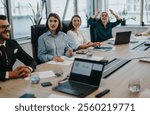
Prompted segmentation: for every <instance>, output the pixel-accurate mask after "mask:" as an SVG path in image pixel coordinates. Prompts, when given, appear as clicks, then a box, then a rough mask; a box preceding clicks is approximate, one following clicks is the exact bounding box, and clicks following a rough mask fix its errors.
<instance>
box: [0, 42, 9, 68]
mask: <svg viewBox="0 0 150 115" xmlns="http://www.w3.org/2000/svg"><path fill="white" fill-rule="evenodd" d="M0 56H1V57H2V59H3V61H4V63H5V64H6V65H8V63H9V61H8V56H7V53H6V48H5V46H4V45H2V46H0Z"/></svg>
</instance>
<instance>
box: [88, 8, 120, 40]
mask: <svg viewBox="0 0 150 115" xmlns="http://www.w3.org/2000/svg"><path fill="white" fill-rule="evenodd" d="M109 11H110V13H111V14H112V15H114V17H115V18H116V21H115V22H110V21H109V15H108V13H107V12H102V13H101V14H100V12H99V11H97V12H96V14H95V15H94V16H93V17H90V18H89V20H88V23H89V25H90V26H91V27H92V28H93V29H94V33H92V34H95V35H94V36H95V38H92V39H95V41H100V42H102V41H105V40H107V39H110V38H112V37H113V36H112V28H114V27H116V26H117V25H119V24H120V23H121V22H122V19H121V18H120V17H119V16H117V15H116V14H115V13H114V12H113V10H111V9H109ZM99 14H100V19H98V20H97V19H96V17H97V16H98V15H99Z"/></svg>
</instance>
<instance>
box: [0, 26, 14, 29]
mask: <svg viewBox="0 0 150 115" xmlns="http://www.w3.org/2000/svg"><path fill="white" fill-rule="evenodd" d="M0 28H2V29H7V28H11V25H0Z"/></svg>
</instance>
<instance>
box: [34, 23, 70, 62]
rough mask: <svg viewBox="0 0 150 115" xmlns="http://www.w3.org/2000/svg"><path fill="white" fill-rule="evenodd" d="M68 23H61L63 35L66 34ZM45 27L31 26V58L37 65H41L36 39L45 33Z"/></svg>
mask: <svg viewBox="0 0 150 115" xmlns="http://www.w3.org/2000/svg"><path fill="white" fill-rule="evenodd" d="M69 22H70V21H63V22H62V26H63V28H62V31H63V32H64V33H67V31H68V25H69ZM46 31H47V30H46V25H33V26H31V44H32V52H33V57H34V59H35V60H36V62H37V64H41V63H42V62H41V61H40V60H39V59H38V54H37V53H38V38H39V37H40V36H41V35H42V34H43V33H45V32H46Z"/></svg>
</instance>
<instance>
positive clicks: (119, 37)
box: [115, 31, 131, 45]
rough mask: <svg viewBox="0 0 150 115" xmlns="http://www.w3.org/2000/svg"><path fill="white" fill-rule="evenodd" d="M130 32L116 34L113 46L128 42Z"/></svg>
mask: <svg viewBox="0 0 150 115" xmlns="http://www.w3.org/2000/svg"><path fill="white" fill-rule="evenodd" d="M130 36H131V31H125V32H117V33H116V39H115V45H119V44H127V43H129V42H130Z"/></svg>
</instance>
